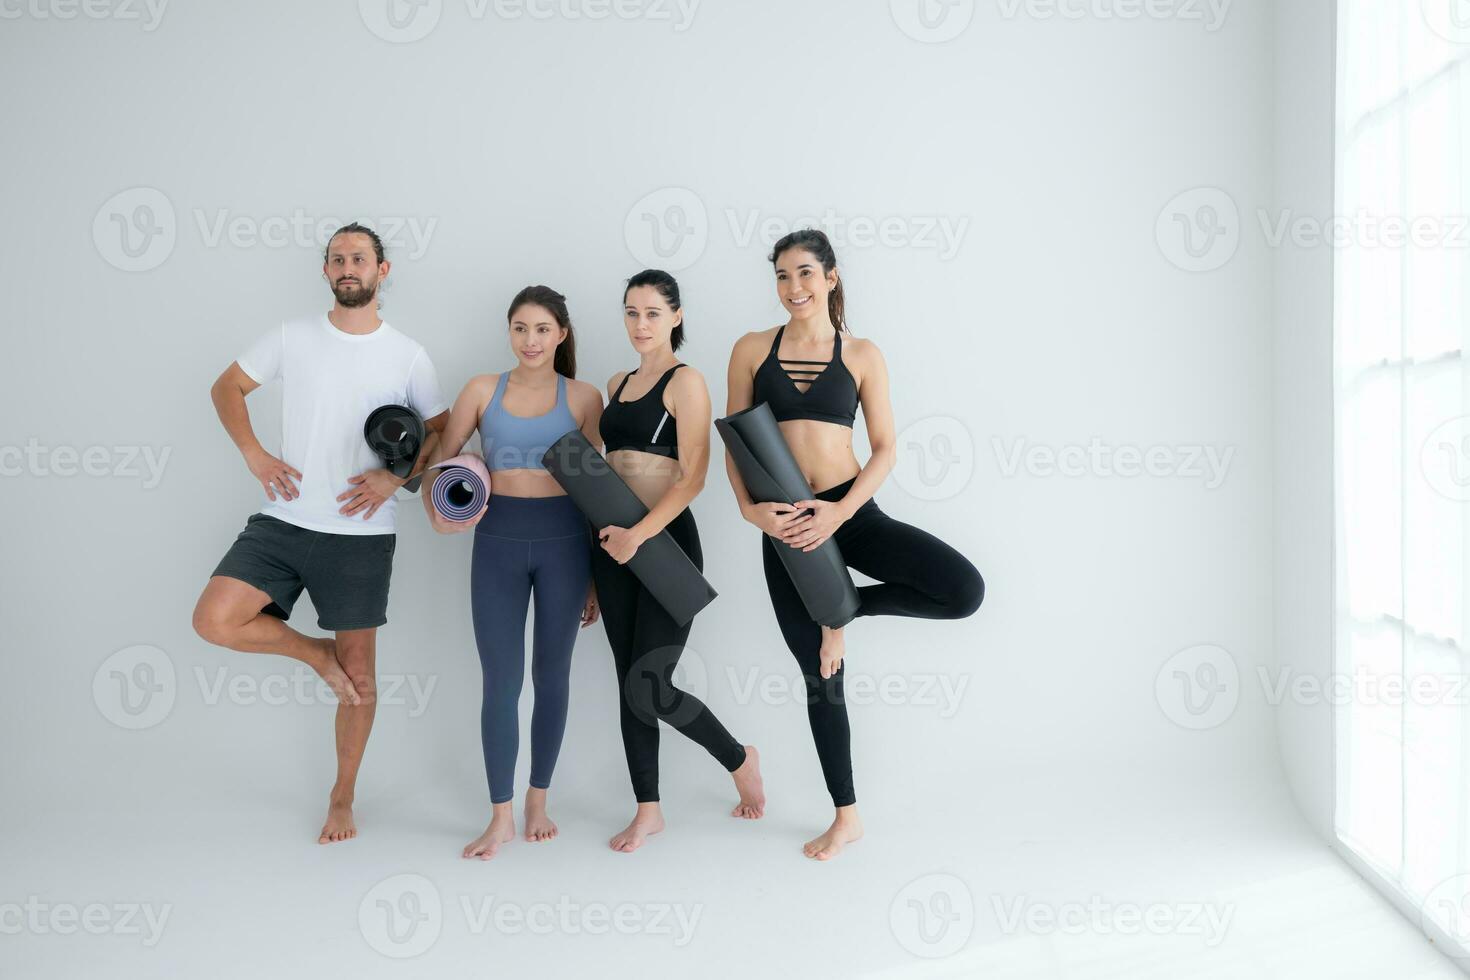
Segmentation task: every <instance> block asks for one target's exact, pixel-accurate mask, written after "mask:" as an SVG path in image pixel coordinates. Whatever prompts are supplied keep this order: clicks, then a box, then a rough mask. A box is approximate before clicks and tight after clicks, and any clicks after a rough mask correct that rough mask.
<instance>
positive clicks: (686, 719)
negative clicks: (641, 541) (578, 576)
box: [592, 507, 745, 803]
mask: <svg viewBox="0 0 1470 980" xmlns="http://www.w3.org/2000/svg"><path fill="white" fill-rule="evenodd" d="M668 532H669V534H671V535H673V538H674V540H675V541H677V542H678V543H679V547H681V548H683V549H684V553H685V554H686V555H688V556H689V559H690V561H692V562H694V565H695V567H696V568H698V569H699V570H700V571H704V553H703V552H702V551H701V550H700V547H699V529H698V528H697V527H695V524H694V514H693V513H691V512H690V510H689V509H688V508H687V507H686V508H685V509H684V510H683V511H682V512H681V513H680V514H679V516H678V517H676V518H674V519H673V520H672V521H670V522H669V526H668ZM592 581H593V583H594V584H595V585H596V587H597V604H598V606H599V608H600V609H601V610H602V624H603V626H604V627H605V628H606V629H607V642H608V644H609V645H610V646H611V647H612V652H613V663H614V665H615V666H616V667H617V674H618V689H619V692H620V696H619V698H618V703H619V705H620V712H619V714H620V719H619V720H620V722H621V724H622V729H623V752H624V753H625V754H626V755H627V757H628V775H629V776H631V777H632V780H633V795H634V796H635V797H636V798H637V800H638V802H639V803H651V802H654V801H656V800H657V799H658V723H659V722H660V721H663V722H665V723H666V724H668V725H671V726H672V727H674V728H677V729H678V730H679V731H680V732H682V733H683V734H684V735H686V736H688V737H689V738H691V739H693V740H694V741H695V742H697V743H699V744H700V745H702V746H703V747H704V749H705V751H707V752H709V754H710V755H712V756H714V757H715V759H717V760H718V761H719V763H720V765H722V766H724V767H725V769H726V770H728V771H730V772H734V771H735V770H736V769H739V768H740V765H741V763H743V762H744V761H745V746H743V745H741V744H740V743H739V742H737V741H736V740H735V739H734V738H733V737H731V735H730V733H729V732H728V731H726V730H725V726H724V725H721V724H720V721H719V719H718V718H716V717H715V716H714V713H713V712H711V711H710V710H709V708H708V707H706V706H705V704H704V702H703V701H700V700H699V699H698V698H696V697H695V696H694V695H692V694H690V693H688V692H687V691H681V690H679V689H678V688H677V687H675V686H674V684H673V675H674V668H675V667H676V666H677V665H678V663H679V656H680V655H681V654H682V653H683V652H684V644H685V642H687V641H688V639H689V631H690V628H691V627H692V626H693V623H689V624H687V625H684V626H680V625H678V624H677V623H675V622H674V620H673V618H672V617H671V616H670V615H669V614H668V613H667V612H665V611H664V607H663V606H661V605H659V604H658V600H656V599H654V597H653V596H652V594H650V593H649V591H648V589H646V588H644V586H643V583H641V582H639V581H638V579H637V578H636V577H635V576H634V575H633V573H632V572H631V571H629V570H628V567H627V566H626V565H619V564H618V563H617V562H615V561H613V560H612V558H611V557H610V556H609V555H608V553H607V552H606V551H605V550H603V548H602V546H601V544H600V543H597V542H594V544H593V549H592Z"/></svg>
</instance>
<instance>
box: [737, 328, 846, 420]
mask: <svg viewBox="0 0 1470 980" xmlns="http://www.w3.org/2000/svg"><path fill="white" fill-rule="evenodd" d="M785 332H786V327H785V325H782V327H781V329H780V330H777V331H776V339H775V340H774V341H772V343H771V352H770V353H769V354H767V355H766V359H765V360H764V361H761V365H760V367H758V368H756V371H755V382H754V386H753V387H754V390H753V391H752V396H753V400H754V402H755V404H760V403H761V402H765V403H766V404H768V405H770V406H771V414H772V415H774V416H776V421H777V422H786V421H789V420H791V419H815V420H816V421H818V422H835V423H837V424H838V425H845V426H847V427H848V428H849V429H850V428H852V424H853V422H854V420H856V418H857V407H858V392H857V382H856V381H854V380H853V377H852V372H851V371H849V370H848V369H847V365H845V364H843V363H842V331H841V330H839V331H837V336H836V339H834V340H833V341H832V360H830V361H797V360H792V359H790V358H783V357H778V356H777V352H778V351H779V350H780V349H781V335H782V334H784V333H785ZM787 364H797V365H813V364H821V365H824V366H823V367H822V369H821V370H813V369H812V368H811V367H786V365H787ZM798 381H810V382H811V384H809V385H807V389H806V391H802V390H801V389H799V388H797V387H796V383H797V382H798Z"/></svg>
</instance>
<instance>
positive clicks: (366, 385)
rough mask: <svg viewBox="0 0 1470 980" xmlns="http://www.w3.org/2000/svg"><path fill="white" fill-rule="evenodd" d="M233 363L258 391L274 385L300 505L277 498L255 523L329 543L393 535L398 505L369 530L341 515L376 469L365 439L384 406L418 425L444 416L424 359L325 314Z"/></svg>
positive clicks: (392, 333) (395, 336) (389, 334)
mask: <svg viewBox="0 0 1470 980" xmlns="http://www.w3.org/2000/svg"><path fill="white" fill-rule="evenodd" d="M236 363H237V364H239V365H240V369H241V370H242V371H244V372H245V373H246V374H248V375H250V377H251V378H253V379H254V380H255V381H257V382H259V383H260V384H266V383H267V382H269V381H273V380H275V379H276V378H280V379H281V449H280V452H278V453H276V455H277V456H278V457H279V458H280V459H281V460H283V461H284V462H286V463H287V464H289V465H291V466H294V467H296V469H298V470H300V471H301V478H300V479H299V480H294V481H293V482H295V484H296V487H297V489H299V490H300V491H301V496H299V497H297V498H296V499H295V500H286V499H284V498H282V497H281V496H280V494H279V493H277V494H276V499H275V500H274V501H267V503H266V505H265V506H264V507H263V508H261V511H260V512H261V513H262V514H268V515H269V516H271V517H277V518H280V519H281V520H283V521H287V522H289V523H291V524H295V525H297V526H298V527H304V528H309V529H310V530H313V531H325V532H327V533H329V534H392V533H393V532H394V530H395V528H396V523H395V521H394V510H395V507H396V506H397V501H395V500H394V499H393V498H391V497H390V498H389V499H388V500H387V502H385V503H384V504H383V506H382V507H380V508H378V512H377V513H376V514H374V515H373V516H372V519H371V520H363V517H362V515H363V511H359V512H358V513H356V514H354V515H352V516H351V517H348V516H347V515H345V514H339V513H338V510H339V508H341V507H342V506H343V502H339V501H338V500H337V495H338V494H340V493H343V492H345V491H346V490H348V489H350V488H351V486H352V484H350V483H348V482H347V478H348V477H352V476H356V475H358V474H359V473H364V472H366V471H368V470H380V469H383V461H382V460H381V459H379V458H378V456H377V455H376V454H375V453H374V452H373V451H372V450H371V449H370V448H368V444H367V439H366V438H364V436H363V433H362V429H363V424H364V423H365V422H366V421H367V417H368V415H369V413H371V412H372V411H373V409H375V408H378V407H379V406H382V405H407V406H408V407H409V408H412V409H413V410H414V411H416V412H418V413H419V414H420V415H421V416H423V417H424V418H425V419H429V418H432V417H434V416H435V415H438V414H439V413H440V412H443V411H444V410H445V409H446V408H447V407H448V406H447V405H445V403H444V399H443V397H442V396H441V395H440V393H439V379H438V378H437V377H436V376H435V374H434V365H433V364H432V363H430V361H429V355H428V354H427V353H426V352H425V351H424V348H423V347H422V346H420V345H419V344H418V343H417V342H415V341H413V340H410V339H409V338H408V337H405V336H404V335H403V334H401V333H399V332H398V331H397V330H395V329H393V327H391V326H389V325H388V323H387V322H386V321H385V322H383V323H381V324H379V326H378V329H376V330H374V331H373V332H372V333H369V334H350V333H344V332H343V331H341V330H338V329H337V328H336V327H334V326H333V325H332V321H331V320H329V319H327V315H326V314H325V313H319V314H317V315H315V316H309V317H302V318H301V319H297V320H287V321H286V322H284V323H282V324H281V325H280V326H279V327H277V328H275V329H274V330H270V331H268V332H267V333H266V334H265V335H264V336H262V337H261V338H260V339H259V340H257V341H256V342H255V344H254V345H253V346H252V347H251V348H250V349H249V350H247V351H246V352H245V353H244V354H242V355H241V356H240V357H239V358H238V359H237V360H236Z"/></svg>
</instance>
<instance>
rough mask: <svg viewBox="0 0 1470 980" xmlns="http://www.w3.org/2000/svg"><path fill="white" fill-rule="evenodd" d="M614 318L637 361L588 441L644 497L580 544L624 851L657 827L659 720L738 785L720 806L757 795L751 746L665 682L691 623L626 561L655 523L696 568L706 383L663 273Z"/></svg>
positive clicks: (619, 381)
mask: <svg viewBox="0 0 1470 980" xmlns="http://www.w3.org/2000/svg"><path fill="white" fill-rule="evenodd" d="M623 322H624V326H626V327H627V330H628V340H629V342H631V343H632V345H633V349H634V350H636V351H637V352H638V355H639V363H638V367H637V368H635V369H634V370H632V371H628V372H626V373H625V372H622V371H619V372H618V373H617V374H616V375H614V376H613V377H612V379H611V380H610V381H609V382H608V385H607V387H608V393H609V394H610V396H611V397H610V399H609V401H608V405H607V408H606V409H605V410H604V411H603V413H602V419H601V422H600V431H601V438H599V439H594V440H593V442H594V443H604V444H605V450H604V451H605V452H606V455H607V461H608V465H609V466H611V467H612V469H613V470H614V471H616V472H617V474H618V475H619V476H621V477H622V478H623V480H624V482H626V483H627V484H628V486H629V487H630V488H631V489H632V490H633V492H634V493H635V494H636V495H637V496H638V498H639V499H640V500H641V501H642V502H643V503H644V504H645V505H646V506H647V507H648V515H647V516H646V517H644V518H643V520H642V521H640V522H639V523H638V525H637V526H636V527H631V528H622V527H606V528H603V529H602V530H601V532H600V534H599V544H600V546H599V547H597V548H595V549H594V550H593V552H592V577H593V580H594V581H595V582H596V585H597V600H598V603H599V606H600V609H601V612H602V624H603V626H604V627H605V628H606V630H607V641H608V645H609V646H611V647H612V653H613V664H614V666H615V667H616V670H617V676H618V692H619V697H618V705H619V722H620V725H621V728H622V734H623V752H624V754H625V755H626V756H627V759H628V775H629V776H630V777H631V779H632V782H633V796H634V798H635V799H636V800H637V802H638V810H637V813H636V814H635V815H634V817H633V820H632V822H631V823H629V824H628V826H627V827H625V828H624V829H623V830H622V831H621V832H619V833H618V834H616V835H615V836H614V837H613V838H612V839H611V840H610V841H608V844H609V846H610V847H612V849H613V850H615V851H622V852H625V853H627V852H631V851H635V850H637V849H638V848H639V847H641V846H642V844H643V842H644V839H645V838H646V837H647V836H648V835H649V834H656V833H658V832H659V831H660V830H663V828H664V818H663V811H662V809H661V807H660V805H659V790H658V743H659V731H658V726H659V722H660V721H662V722H664V723H665V724H667V725H669V726H670V727H671V728H674V729H676V730H677V731H678V732H679V733H680V734H682V735H684V736H685V737H687V738H689V739H691V740H692V741H694V742H695V743H697V744H698V745H699V746H701V747H702V748H703V749H704V750H705V751H706V752H708V753H709V754H710V755H711V756H712V757H713V758H714V759H715V761H717V762H718V763H719V764H720V765H721V766H722V767H724V769H725V770H726V771H727V772H729V773H730V775H731V777H732V778H733V780H734V782H735V790H736V792H737V793H738V794H739V796H740V801H739V802H738V803H736V805H735V809H734V810H732V811H731V816H735V817H743V818H745V819H747V820H754V819H756V818H758V817H760V816H761V815H762V813H763V812H764V809H765V804H766V798H765V793H764V791H763V790H762V788H761V774H760V757H759V754H758V753H757V752H756V750H755V747H754V746H750V745H742V744H741V743H740V742H739V741H738V740H736V739H735V738H734V737H732V736H731V735H730V733H729V732H728V731H726V730H725V726H724V725H721V724H720V721H719V719H718V718H716V717H715V716H714V713H713V712H711V711H710V710H709V708H708V707H707V706H706V705H705V704H704V702H702V701H700V700H699V699H698V698H696V697H695V696H694V695H692V694H690V693H688V692H687V691H681V690H680V689H679V688H677V687H675V686H674V684H673V673H674V668H675V667H676V666H677V665H678V662H679V657H680V655H681V654H682V653H683V652H684V644H685V643H686V642H687V641H688V639H689V631H690V629H691V627H692V624H691V623H685V624H684V625H683V626H680V625H679V624H678V623H676V622H674V619H673V617H671V616H670V615H669V614H668V613H667V612H665V611H664V609H663V607H662V606H661V605H659V603H658V601H657V600H656V599H654V598H653V595H652V594H651V593H650V592H649V591H648V589H646V588H644V586H643V584H642V583H641V582H639V581H638V579H637V578H635V577H634V575H633V573H632V572H631V571H630V570H629V569H628V567H627V564H626V563H627V562H628V560H629V559H630V558H632V557H633V555H634V554H636V553H637V551H638V548H639V546H640V545H642V543H643V542H645V541H647V540H648V539H649V538H651V537H653V536H654V535H656V534H658V533H659V532H660V531H664V530H667V531H668V532H669V534H670V535H671V536H672V537H673V538H674V540H675V541H676V542H678V544H679V547H680V548H682V549H684V553H685V554H686V555H688V556H689V558H690V560H691V561H693V562H694V564H695V567H697V568H699V569H700V570H701V571H703V569H704V556H703V553H702V552H701V550H700V547H699V530H698V528H696V527H695V524H694V513H693V511H691V510H690V509H689V504H690V502H691V501H692V500H693V499H694V498H695V496H697V495H698V494H699V491H700V490H701V489H703V488H704V478H705V472H706V471H707V470H708V469H709V439H710V436H709V430H710V401H709V390H708V389H707V388H706V387H705V383H704V378H703V376H701V375H700V373H699V372H698V371H696V370H694V368H692V367H689V366H687V365H684V364H680V363H679V362H678V361H677V360H676V359H675V356H674V351H676V350H678V349H679V346H680V345H681V344H682V343H683V341H684V325H683V324H684V312H683V309H682V307H681V302H680V299H679V284H678V283H677V282H676V281H675V280H674V277H673V276H671V275H669V274H668V273H667V272H660V271H658V270H656V269H649V270H647V271H644V272H640V273H639V274H638V275H636V276H634V277H633V278H632V279H629V280H628V285H627V288H626V289H625V290H624V291H623Z"/></svg>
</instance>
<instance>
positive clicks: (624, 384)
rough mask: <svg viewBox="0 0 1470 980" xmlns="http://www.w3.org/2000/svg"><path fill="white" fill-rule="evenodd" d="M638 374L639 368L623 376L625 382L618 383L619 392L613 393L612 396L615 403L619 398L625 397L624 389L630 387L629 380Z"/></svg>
mask: <svg viewBox="0 0 1470 980" xmlns="http://www.w3.org/2000/svg"><path fill="white" fill-rule="evenodd" d="M637 372H638V369H637V368H634V369H633V370H631V371H629V372H628V373H627V374H625V375H623V380H622V381H619V382H618V390H617V391H615V392H613V396H612V400H613V401H617V400H618V399H619V398H621V397H623V389H624V388H626V387H627V386H628V379H629V378H631V377H632V376H633V375H634V374H636V373H637Z"/></svg>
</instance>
